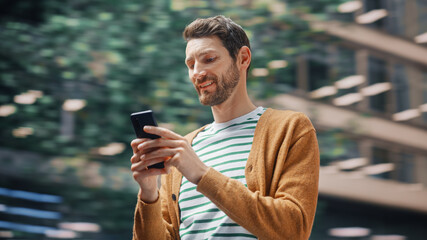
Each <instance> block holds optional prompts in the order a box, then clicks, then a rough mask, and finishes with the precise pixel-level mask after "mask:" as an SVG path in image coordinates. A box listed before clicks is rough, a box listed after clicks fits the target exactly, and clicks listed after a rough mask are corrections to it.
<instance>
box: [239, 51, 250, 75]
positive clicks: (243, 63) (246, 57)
mask: <svg viewBox="0 0 427 240" xmlns="http://www.w3.org/2000/svg"><path fill="white" fill-rule="evenodd" d="M251 56H252V55H251V50H250V49H249V48H248V47H247V46H243V47H241V48H240V50H239V54H238V55H237V65H238V66H240V70H241V71H244V72H246V70H247V69H248V68H249V65H250V64H251Z"/></svg>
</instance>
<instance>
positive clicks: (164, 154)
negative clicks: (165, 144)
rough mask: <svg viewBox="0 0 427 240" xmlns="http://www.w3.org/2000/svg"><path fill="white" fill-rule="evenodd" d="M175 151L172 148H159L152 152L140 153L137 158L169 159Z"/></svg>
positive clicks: (146, 159)
mask: <svg viewBox="0 0 427 240" xmlns="http://www.w3.org/2000/svg"><path fill="white" fill-rule="evenodd" d="M176 152H177V151H176V150H175V149H173V148H160V149H157V150H154V151H152V152H149V153H145V154H142V155H141V156H140V158H139V159H140V160H141V161H148V160H151V159H155V158H163V159H169V158H170V157H172V156H173V155H175V153H176Z"/></svg>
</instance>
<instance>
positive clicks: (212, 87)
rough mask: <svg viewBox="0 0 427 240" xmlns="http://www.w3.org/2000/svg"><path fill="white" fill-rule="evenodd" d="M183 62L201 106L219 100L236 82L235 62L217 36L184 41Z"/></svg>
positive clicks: (216, 102)
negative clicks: (184, 55)
mask: <svg viewBox="0 0 427 240" xmlns="http://www.w3.org/2000/svg"><path fill="white" fill-rule="evenodd" d="M185 63H186V65H187V67H188V75H189V77H190V79H191V81H192V83H193V85H194V87H195V89H196V90H197V93H198V94H199V100H200V102H201V103H202V104H203V105H208V106H215V105H218V104H221V103H223V102H224V101H225V100H227V99H228V97H229V96H230V95H231V94H232V93H233V90H234V88H235V87H236V86H237V84H238V82H239V78H240V74H239V71H238V69H237V66H236V63H235V61H233V59H232V58H231V57H230V55H229V54H228V51H227V49H226V48H225V47H224V46H223V45H222V43H221V41H220V40H219V38H217V37H206V38H195V39H191V40H190V41H188V43H187V49H186V60H185Z"/></svg>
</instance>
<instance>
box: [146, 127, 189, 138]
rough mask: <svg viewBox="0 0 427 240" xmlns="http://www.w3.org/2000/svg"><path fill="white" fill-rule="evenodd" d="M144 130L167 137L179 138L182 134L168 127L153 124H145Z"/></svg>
mask: <svg viewBox="0 0 427 240" xmlns="http://www.w3.org/2000/svg"><path fill="white" fill-rule="evenodd" d="M144 131H145V132H147V133H151V134H155V135H158V136H160V137H163V138H167V139H181V138H182V136H181V135H179V134H177V133H174V132H172V131H171V130H169V129H166V128H162V127H155V126H145V127H144Z"/></svg>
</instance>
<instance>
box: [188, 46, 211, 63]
mask: <svg viewBox="0 0 427 240" xmlns="http://www.w3.org/2000/svg"><path fill="white" fill-rule="evenodd" d="M211 52H216V51H215V50H214V49H205V50H202V51H201V52H199V53H197V54H196V55H197V57H200V56H203V55H206V54H209V53H211ZM193 59H194V58H193V57H188V58H185V62H186V63H187V62H189V61H191V60H193Z"/></svg>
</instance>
